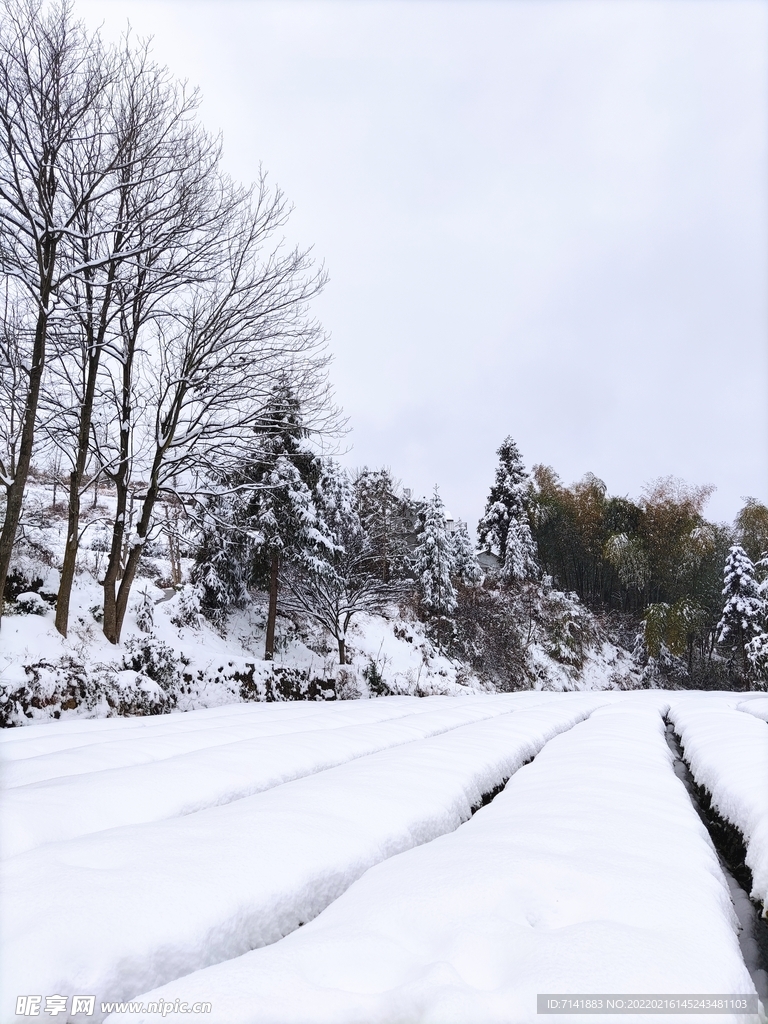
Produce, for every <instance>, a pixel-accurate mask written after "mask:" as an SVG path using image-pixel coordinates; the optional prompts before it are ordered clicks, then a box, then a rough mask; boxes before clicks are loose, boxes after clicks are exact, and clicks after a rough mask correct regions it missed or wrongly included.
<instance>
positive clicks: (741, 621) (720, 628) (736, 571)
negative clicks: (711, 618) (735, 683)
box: [717, 544, 765, 676]
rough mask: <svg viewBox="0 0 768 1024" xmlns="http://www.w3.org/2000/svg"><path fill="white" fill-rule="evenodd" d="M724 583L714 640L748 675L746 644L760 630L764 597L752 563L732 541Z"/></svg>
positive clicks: (763, 610) (749, 666)
mask: <svg viewBox="0 0 768 1024" xmlns="http://www.w3.org/2000/svg"><path fill="white" fill-rule="evenodd" d="M723 582H724V586H723V597H724V598H725V599H726V600H725V605H724V607H723V611H722V614H721V616H720V621H719V622H718V624H717V642H718V643H719V644H721V645H722V646H724V647H727V648H729V649H730V650H731V651H732V652H733V653H734V654H736V655H738V656H739V657H740V659H741V664H742V668H743V670H744V674H745V676H749V675H750V672H751V664H750V660H749V658H748V651H747V645H748V644H750V642H751V641H752V640H754V639H755V638H756V637H758V636H759V635H760V634H761V632H762V628H763V623H764V619H765V600H764V598H763V596H762V595H761V593H760V587H759V584H758V582H757V579H756V578H755V566H754V563H753V562H752V559H751V558H750V557H749V555H747V553H746V551H745V550H744V548H743V547H741V545H740V544H734V545H733V546H732V547H731V549H730V551H729V552H728V557H727V558H726V560H725V570H724V573H723Z"/></svg>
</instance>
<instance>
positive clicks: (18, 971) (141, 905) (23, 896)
mask: <svg viewBox="0 0 768 1024" xmlns="http://www.w3.org/2000/svg"><path fill="white" fill-rule="evenodd" d="M601 703H602V701H601V698H600V696H599V695H590V696H587V695H584V696H581V695H579V696H576V695H569V697H568V698H567V699H558V700H557V701H556V702H552V703H549V704H548V705H547V706H546V707H544V708H541V709H533V710H526V711H520V712H519V713H517V714H506V715H500V716H498V717H496V718H493V719H490V720H486V721H483V722H478V723H475V724H472V725H465V726H462V727H460V728H456V729H453V730H451V731H450V732H447V733H444V734H442V735H440V736H437V737H433V738H431V739H425V740H419V741H417V742H413V743H408V744H405V745H403V746H399V747H397V748H395V749H392V750H385V751H382V752H380V753H377V754H372V755H369V756H367V757H362V758H359V759H357V760H355V761H352V762H350V763H348V764H344V765H341V766H339V767H337V768H331V769H329V770H327V771H324V772H321V773H319V774H316V775H312V776H309V777H308V778H304V779H300V780H298V781H296V782H288V783H286V784H285V785H282V786H279V787H277V788H276V789H271V790H268V791H266V792H264V793H260V794H258V795H256V796H251V797H246V798H244V799H242V800H237V801H235V802H233V803H230V804H227V805H226V806H223V807H215V808H209V809H207V810H203V811H199V812H197V813H195V814H189V815H187V816H185V817H181V818H173V819H170V820H168V821H164V822H160V823H157V824H151V825H140V826H129V827H124V828H120V829H113V830H110V831H107V832H100V833H95V834H92V835H89V836H87V837H84V838H81V839H75V840H70V841H69V842H60V843H50V844H48V845H46V846H44V847H40V848H38V849H36V850H32V851H30V852H29V853H26V854H22V855H21V856H18V857H14V858H12V859H10V860H7V861H5V862H3V864H2V876H3V883H2V889H3V896H2V899H3V915H2V919H1V921H0V926H1V927H2V947H1V948H0V972H1V973H0V977H1V978H2V984H0V991H2V992H3V993H6V994H8V993H17V992H38V991H41V992H70V991H72V992H89V993H96V995H97V1005H98V1002H99V1001H100V1000H102V999H126V998H131V997H132V996H134V995H135V994H137V993H138V992H142V991H146V990H147V989H150V988H152V987H154V986H156V985H159V984H163V983H165V982H168V981H170V980H172V979H173V978H177V977H180V976H181V975H184V974H189V973H190V972H192V971H195V970H197V969H199V968H201V967H204V966H206V965H208V964H212V963H216V962H219V961H222V960H225V959H229V958H231V957H235V956H239V955H241V954H243V953H244V952H246V951H247V950H249V949H253V948H255V947H257V946H262V945H265V944H268V943H271V942H275V941H276V940H277V939H279V938H281V937H282V936H283V935H286V934H288V933H289V932H291V931H292V930H294V929H295V928H297V927H298V926H299V925H300V924H302V923H303V922H306V921H308V920H310V919H311V918H313V917H315V916H316V915H317V914H318V913H320V911H321V910H323V909H324V908H325V907H326V906H327V905H328V904H329V903H331V902H332V901H333V900H334V899H336V898H337V897H338V896H339V895H340V894H341V893H342V892H343V891H344V890H345V889H346V888H347V887H348V886H349V885H350V884H351V883H352V882H353V881H354V880H355V879H356V878H359V877H360V875H362V874H363V873H364V872H365V871H366V870H367V869H368V868H369V867H371V866H372V865H373V864H376V863H378V862H379V861H381V860H384V859H386V858H388V857H391V856H393V855H394V854H396V853H399V852H401V851H402V850H406V849H409V848H410V847H412V846H416V845H418V844H420V843H425V842H428V841H429V840H431V839H434V838H435V837H436V836H439V835H441V834H443V833H445V832H448V831H451V830H452V829H455V828H456V827H457V826H458V825H459V824H461V822H462V821H464V820H466V819H467V818H468V817H469V816H470V814H471V810H472V808H473V807H474V806H476V805H477V804H479V803H480V801H481V799H482V796H483V794H484V793H487V792H488V791H490V790H492V789H493V788H494V787H496V786H497V785H498V784H499V782H501V781H502V780H503V779H505V778H507V777H509V776H510V775H511V774H512V773H513V772H514V771H516V770H517V769H518V768H519V767H520V765H521V764H523V763H524V762H525V761H526V760H528V759H530V758H531V757H533V756H534V755H535V754H536V753H537V751H538V750H540V748H541V747H542V746H543V745H544V743H545V742H546V741H547V740H548V739H550V738H551V737H552V736H554V735H556V734H557V733H558V732H561V731H563V730H565V729H568V728H570V727H571V726H573V725H574V724H575V723H577V722H578V721H580V720H581V719H583V718H584V717H585V716H587V715H588V714H589V713H590V712H591V711H592V710H593V709H594V708H596V707H598V706H600V704H601ZM5 998H8V996H7V995H6V997H5ZM1 1009H2V1012H3V1013H5V1014H8V1013H9V1012H11V1011H10V1010H9V1004H6V1005H4V1006H3V1007H2V1008H1ZM94 1019H96V1018H94Z"/></svg>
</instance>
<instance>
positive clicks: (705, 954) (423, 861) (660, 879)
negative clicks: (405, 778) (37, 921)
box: [108, 697, 765, 1024]
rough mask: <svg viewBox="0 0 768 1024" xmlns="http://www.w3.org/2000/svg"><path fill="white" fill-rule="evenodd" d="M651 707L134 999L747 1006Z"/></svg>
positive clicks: (608, 712)
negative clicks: (646, 999) (303, 909)
mask: <svg viewBox="0 0 768 1024" xmlns="http://www.w3.org/2000/svg"><path fill="white" fill-rule="evenodd" d="M558 706H559V705H558ZM684 706H685V703H684V702H681V703H680V705H679V707H680V708H681V709H682V708H683V707H684ZM666 707H667V704H666V703H665V702H664V700H663V699H661V698H656V699H651V700H638V699H636V698H634V697H628V698H625V699H623V700H622V701H621V702H620V703H618V704H614V705H612V706H608V707H605V708H602V709H600V710H597V711H595V712H594V713H593V714H592V715H591V717H590V718H589V719H588V720H587V721H584V722H582V723H581V724H578V725H576V726H575V727H574V728H572V729H571V730H570V731H566V732H563V733H561V734H560V735H558V736H556V737H555V738H553V739H551V740H550V741H549V742H548V743H547V744H546V746H545V747H544V748H543V750H542V751H541V752H540V753H539V755H538V756H537V758H536V759H535V761H533V763H532V764H529V765H527V766H526V767H523V768H521V770H519V771H518V772H517V773H516V774H514V775H513V776H512V778H511V779H510V781H509V782H508V784H507V786H506V788H505V790H504V791H503V793H501V794H500V795H499V796H498V797H496V799H495V800H493V802H492V803H491V804H489V805H488V806H487V807H485V808H483V809H481V810H480V811H479V812H478V813H477V814H476V815H475V816H474V817H473V818H472V819H471V820H470V821H468V822H467V823H465V824H463V825H462V826H461V827H460V828H458V829H457V830H456V831H454V832H452V833H450V834H448V835H444V836H443V837H442V838H438V839H435V840H434V841H432V842H430V843H428V844H426V845H423V846H420V847H418V848H415V849H411V850H408V851H407V852H403V853H401V854H400V855H398V856H391V857H390V859H388V860H386V861H385V862H384V863H381V864H379V865H378V866H375V867H372V868H371V869H370V870H368V871H367V872H366V874H365V875H364V876H363V877H362V878H360V879H358V881H356V882H355V883H354V884H353V885H351V886H350V887H349V888H348V889H347V891H346V892H345V893H344V894H343V895H340V896H339V898H338V899H337V900H336V901H335V902H334V903H333V904H332V905H331V906H329V907H328V908H327V909H326V910H324V911H323V913H321V914H320V915H319V916H318V917H317V918H316V919H315V920H314V921H311V922H310V923H308V924H307V925H306V926H305V927H303V928H301V929H300V930H298V931H293V932H292V933H291V934H290V935H288V936H287V937H286V938H284V939H283V940H281V941H279V942H276V943H274V944H273V945H270V946H268V947H266V948H261V949H255V950H253V951H251V952H249V953H246V954H245V955H243V956H240V957H238V958H236V959H231V960H229V961H227V962H226V963H220V964H218V965H216V966H211V967H208V968H206V969H204V970H201V971H199V972H197V973H195V974H193V975H190V976H187V977H184V978H181V979H179V980H178V981H175V982H173V983H171V984H167V985H165V986H164V987H162V988H158V989H155V990H153V991H151V992H148V993H145V994H143V995H142V996H141V999H142V1000H143V1001H144V1002H147V1001H149V1000H156V999H160V998H163V999H165V1000H168V1001H173V1000H175V999H177V998H181V999H182V1000H185V1001H189V1002H190V1003H191V1002H193V1001H195V1000H208V1001H210V1002H211V1003H212V1006H213V1009H212V1013H210V1014H207V1015H206V1020H210V1021H211V1022H212V1024H246V1022H247V1024H257V1022H260V1024H267V1022H268V1024H281V1022H283V1024H288V1022H291V1024H320V1022H324V1024H345V1022H349V1024H352V1022H360V1021H366V1024H377V1022H379V1024H389V1022H393V1021H416V1020H419V1021H424V1022H429V1021H432V1022H441V1024H444V1022H461V1024H469V1022H477V1024H481V1022H482V1024H490V1022H504V1024H509V1022H514V1024H526V1022H534V1021H536V1020H537V1019H538V1017H537V1013H536V995H537V994H538V993H542V994H543V993H582V994H586V993H601V992H602V993H622V992H623V993H654V994H658V993H669V994H672V993H696V992H701V993H723V994H726V993H728V994H741V995H747V994H749V995H754V994H755V989H754V986H753V984H752V982H751V979H750V976H749V974H748V972H747V969H746V967H745V965H744V962H743V960H742V957H741V954H740V951H739V944H738V940H737V919H736V915H735V913H734V910H733V906H732V903H731V900H730V897H729V893H728V887H727V884H726V880H725V878H724V876H723V872H722V870H721V868H720V865H719V862H718V859H717V856H716V854H715V852H714V849H713V847H712V845H711V842H710V840H709V837H708V835H707V833H706V830H705V828H704V826H703V825H702V823H701V821H700V820H699V818H698V816H697V814H696V812H695V810H694V809H693V807H692V805H691V803H690V800H689V797H688V795H687V793H686V790H685V788H684V786H683V784H682V783H681V782H680V781H679V780H678V779H677V777H676V776H675V773H674V770H673V766H672V761H673V758H672V755H671V752H670V750H669V748H668V747H667V744H666V742H665V738H664V722H663V720H662V717H661V716H662V714H663V713H664V711H665V710H666ZM552 710H554V707H553V708H552ZM532 714H534V715H535V714H536V712H532ZM718 714H726V715H727V714H728V712H727V710H726V711H724V712H718ZM522 717H523V715H522V713H521V715H519V716H511V720H512V721H514V720H515V719H520V718H522ZM742 717H743V718H745V719H746V718H747V716H746V715H744V716H742ZM498 724H499V723H498V722H494V723H492V725H493V727H497V726H498ZM759 724H760V723H758V722H757V721H755V726H758V725H759ZM471 728H475V729H477V728H478V727H477V726H474V727H471ZM393 852H394V851H393ZM166 1009H168V1007H167V1006H166ZM160 1019H161V1015H160V1014H151V1013H149V1014H148V1013H130V1014H128V1013H124V1014H120V1013H115V1014H112V1015H111V1016H110V1017H109V1018H108V1021H109V1024H118V1021H124V1022H128V1021H131V1022H133V1024H140V1022H148V1021H157V1020H160ZM162 1019H165V1020H167V1021H175V1020H181V1019H183V1015H181V1014H175V1013H173V1012H171V1013H168V1014H166V1015H165V1016H164V1017H163V1018H162ZM578 1019H579V1020H580V1021H585V1022H589V1021H593V1022H597V1021H604V1020H605V1019H606V1017H605V1016H602V1015H594V1016H593V1015H579V1018H578ZM621 1019H622V1020H627V1021H628V1022H631V1021H635V1022H640V1021H644V1020H646V1019H647V1018H646V1017H645V1016H640V1015H638V1016H630V1015H628V1016H622V1018H621ZM653 1019H654V1020H659V1021H662V1020H673V1019H675V1020H676V1019H678V1017H677V1016H676V1015H675V1016H672V1015H670V1016H666V1015H663V1016H655V1017H654V1018H653ZM685 1019H686V1020H687V1021H691V1022H692V1024H694V1022H697V1021H698V1022H703V1021H704V1020H710V1019H711V1018H710V1017H709V1016H703V1015H697V1014H690V1015H686V1016H685ZM717 1019H718V1020H719V1021H722V1022H723V1024H726V1022H728V1024H735V1022H736V1021H741V1022H743V1024H747V1022H748V1021H749V1024H755V1015H754V1014H751V1015H738V1014H722V1015H718V1017H717ZM760 1019H761V1020H763V1021H764V1020H765V1016H764V1015H763V1014H762V1013H761V1014H760Z"/></svg>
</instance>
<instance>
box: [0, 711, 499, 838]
mask: <svg viewBox="0 0 768 1024" xmlns="http://www.w3.org/2000/svg"><path fill="white" fill-rule="evenodd" d="M432 706H433V707H434V705H432ZM513 709H514V705H512V704H509V703H505V702H501V701H483V700H482V699H480V700H477V699H475V700H471V699H469V700H465V701H463V702H462V703H461V704H459V705H458V706H453V707H445V708H443V709H441V710H434V711H431V712H428V711H425V712H423V713H421V714H406V713H405V712H404V711H401V717H397V718H395V719H394V720H391V719H390V720H388V721H384V722H376V723H373V724H370V725H351V726H342V727H337V728H334V726H335V725H336V721H335V720H334V718H333V717H331V716H328V720H327V721H325V722H322V723H321V722H314V721H313V722H312V725H314V726H315V728H314V729H313V730H312V731H309V732H297V731H295V728H296V727H294V731H291V732H290V734H287V735H286V734H283V735H274V734H268V735H262V736H258V730H257V736H256V737H254V738H251V739H246V740H240V741H239V742H227V743H224V744H221V743H220V742H219V743H218V744H217V745H215V746H213V745H210V746H208V748H207V749H200V748H198V749H194V750H191V751H189V752H187V753H185V754H180V755H177V756H175V757H166V758H164V759H163V760H159V761H151V762H149V763H147V764H138V765H134V766H132V767H128V768H114V769H110V770H106V771H98V772H90V773H88V774H82V775H66V776H64V777H63V778H59V779H51V780H49V781H46V782H42V783H36V784H33V785H28V786H19V787H17V788H14V789H11V790H10V791H9V792H7V793H5V795H4V797H3V801H2V805H0V852H2V856H3V857H4V858H7V857H13V856H16V855H18V854H20V853H24V852H26V851H27V850H32V849H34V848H35V847H38V846H42V845H43V844H44V843H49V842H56V841H59V840H64V839H74V838H75V837H77V836H85V835H89V834H90V833H93V832H101V831H103V830H104V829H109V828H118V827H120V826H123V825H139V824H144V823H146V822H151V821H162V820H163V819H164V818H172V817H175V816H177V815H181V814H190V813H192V812H194V811H199V810H202V809H203V808H205V807H213V806H216V805H218V804H226V803H230V802H231V801H233V800H238V799H242V798H243V797H247V796H250V795H252V794H254V793H260V792H262V791H264V790H266V789H271V788H272V787H273V786H278V785H281V784H282V783H285V782H289V781H292V780H293V779H299V778H302V777H303V776H306V775H312V774H314V773H315V772H319V771H324V770H325V769H327V768H332V767H335V766H336V765H340V764H343V763H344V762H345V761H351V760H353V759H355V758H358V757H364V756H366V755H368V754H373V753H376V752H377V751H379V750H385V749H386V748H388V747H395V746H399V745H400V744H402V743H409V742H412V741H413V740H419V739H426V738H427V737H429V736H435V735H438V734H439V733H442V732H447V731H448V730H450V729H455V728H458V727H459V726H462V725H468V724H469V723H471V722H478V721H482V720H484V719H487V718H492V717H495V716H496V715H499V714H504V713H509V712H511V711H512V710H513ZM300 721H301V722H302V723H303V724H305V725H309V724H310V723H309V722H308V720H307V719H301V720H300ZM214 732H216V733H217V734H218V733H219V730H214ZM203 738H205V737H203ZM211 742H212V743H213V742H215V741H214V740H212V741H211Z"/></svg>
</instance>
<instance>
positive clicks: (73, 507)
mask: <svg viewBox="0 0 768 1024" xmlns="http://www.w3.org/2000/svg"><path fill="white" fill-rule="evenodd" d="M79 530H80V488H79V486H78V473H77V470H74V471H73V472H72V473H71V474H70V477H69V514H68V516H67V540H66V543H65V545H64V564H63V565H62V567H61V580H60V582H59V594H58V597H57V598H56V621H55V625H56V629H57V630H58V631H59V632H60V633H61V635H62V636H66V635H67V625H68V623H69V602H70V597H71V595H72V582H73V580H74V578H75V563H76V560H77V549H78V547H79V544H78V540H79V538H78V533H79Z"/></svg>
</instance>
